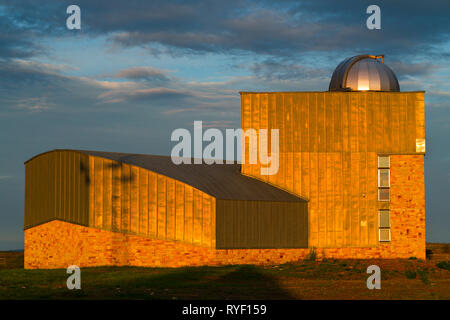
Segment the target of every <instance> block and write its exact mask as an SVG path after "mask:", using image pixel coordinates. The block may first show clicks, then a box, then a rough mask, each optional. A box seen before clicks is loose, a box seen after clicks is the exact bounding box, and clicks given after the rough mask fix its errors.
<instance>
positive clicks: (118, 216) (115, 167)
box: [112, 162, 123, 231]
mask: <svg viewBox="0 0 450 320" xmlns="http://www.w3.org/2000/svg"><path fill="white" fill-rule="evenodd" d="M122 229H123V227H122V166H121V165H120V164H119V163H116V162H112V230H115V231H118V230H122Z"/></svg>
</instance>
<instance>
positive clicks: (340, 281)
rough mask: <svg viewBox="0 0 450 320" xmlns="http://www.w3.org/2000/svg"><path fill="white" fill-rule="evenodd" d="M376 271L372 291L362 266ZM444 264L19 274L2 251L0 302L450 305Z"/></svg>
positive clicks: (18, 264) (17, 260)
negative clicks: (77, 285) (75, 281)
mask: <svg viewBox="0 0 450 320" xmlns="http://www.w3.org/2000/svg"><path fill="white" fill-rule="evenodd" d="M371 264H375V265H378V266H379V267H380V268H381V279H382V280H381V290H369V289H367V286H366V280H367V277H368V276H369V275H368V274H367V273H366V270H367V267H368V266H369V265H371ZM449 266H450V265H449V263H448V262H447V263H445V262H442V261H441V262H437V261H429V260H427V261H421V260H417V259H408V260H370V261H368V260H324V261H320V262H317V261H299V262H297V263H290V264H284V265H276V266H249V265H247V266H246V265H234V266H224V267H190V268H178V269H171V268H134V267H98V268H82V269H81V290H68V289H67V287H66V280H67V277H68V276H69V275H68V274H66V270H65V269H57V270H24V269H23V253H22V252H0V299H74V298H75V299H450V271H449V270H448V269H449Z"/></svg>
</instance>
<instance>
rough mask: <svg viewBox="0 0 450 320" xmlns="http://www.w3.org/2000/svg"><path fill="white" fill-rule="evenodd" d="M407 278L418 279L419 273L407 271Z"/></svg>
mask: <svg viewBox="0 0 450 320" xmlns="http://www.w3.org/2000/svg"><path fill="white" fill-rule="evenodd" d="M405 276H406V277H407V278H408V279H415V278H416V277H417V273H416V272H415V271H413V270H406V272H405Z"/></svg>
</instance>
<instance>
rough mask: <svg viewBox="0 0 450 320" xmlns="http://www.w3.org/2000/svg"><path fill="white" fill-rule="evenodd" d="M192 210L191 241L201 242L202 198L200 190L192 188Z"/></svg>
mask: <svg viewBox="0 0 450 320" xmlns="http://www.w3.org/2000/svg"><path fill="white" fill-rule="evenodd" d="M193 202H194V211H193V239H192V243H194V244H201V243H202V228H203V226H202V219H203V212H202V207H203V199H202V192H201V191H198V190H197V189H194V199H193Z"/></svg>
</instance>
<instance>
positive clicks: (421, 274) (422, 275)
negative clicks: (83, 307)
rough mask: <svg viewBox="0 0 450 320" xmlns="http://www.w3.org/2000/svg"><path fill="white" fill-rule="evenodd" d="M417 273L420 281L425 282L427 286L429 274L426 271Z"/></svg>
mask: <svg viewBox="0 0 450 320" xmlns="http://www.w3.org/2000/svg"><path fill="white" fill-rule="evenodd" d="M417 273H418V274H419V277H420V279H421V280H422V281H423V283H425V284H429V283H430V280H428V273H427V272H426V271H425V270H420V269H419V270H417Z"/></svg>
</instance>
